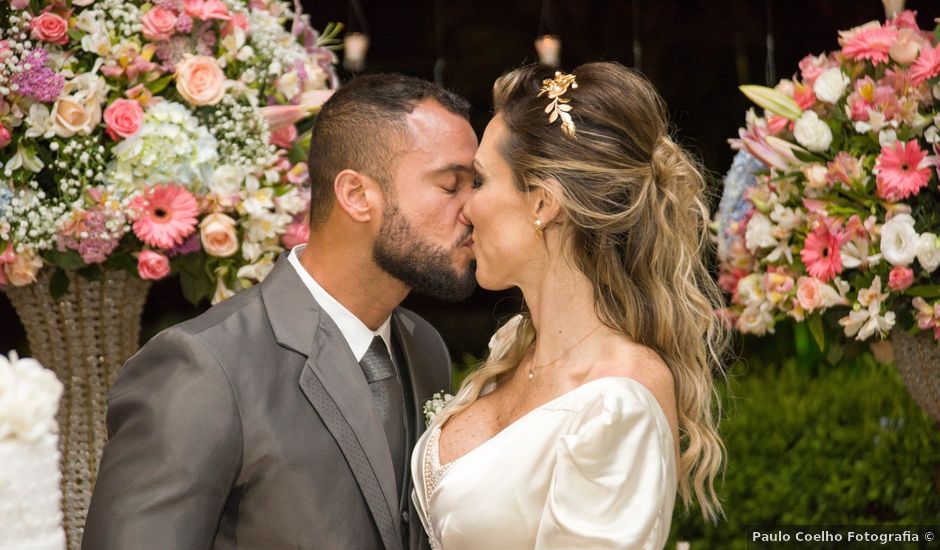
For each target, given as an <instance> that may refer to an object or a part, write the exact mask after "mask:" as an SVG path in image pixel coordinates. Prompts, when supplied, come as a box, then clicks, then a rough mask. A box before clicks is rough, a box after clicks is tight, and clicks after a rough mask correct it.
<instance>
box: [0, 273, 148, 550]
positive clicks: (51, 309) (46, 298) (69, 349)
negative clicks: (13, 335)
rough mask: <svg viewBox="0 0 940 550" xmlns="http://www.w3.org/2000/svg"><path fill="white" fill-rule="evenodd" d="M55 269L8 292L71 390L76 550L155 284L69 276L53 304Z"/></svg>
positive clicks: (32, 340) (64, 436)
mask: <svg viewBox="0 0 940 550" xmlns="http://www.w3.org/2000/svg"><path fill="white" fill-rule="evenodd" d="M50 271H51V270H48V269H46V270H43V271H41V272H40V274H39V277H38V279H37V281H36V283H34V284H32V285H29V286H24V287H14V286H7V287H6V288H5V289H4V292H6V293H7V295H8V296H9V298H10V302H12V303H13V307H14V308H15V309H16V313H17V315H18V316H19V318H20V320H21V321H22V323H23V326H24V327H25V328H26V336H27V338H28V340H29V347H30V350H31V353H32V356H33V357H34V358H36V359H37V360H39V362H40V363H42V364H43V365H44V366H45V367H47V368H49V369H51V370H53V371H54V372H55V374H56V376H58V378H59V380H60V381H61V382H62V384H64V385H65V392H64V393H63V394H62V400H61V402H60V403H59V414H58V422H59V449H60V451H61V470H62V501H63V502H62V504H63V506H62V512H63V518H64V527H65V533H66V537H67V539H68V547H69V550H72V549H75V550H78V549H79V547H80V546H81V541H82V532H83V530H84V524H85V515H86V513H87V512H88V504H89V501H90V500H91V492H92V488H93V487H94V485H95V480H96V479H97V477H98V461H99V460H100V458H101V450H102V448H103V447H104V443H105V441H106V440H107V431H106V427H105V414H106V413H107V408H108V405H107V401H106V399H107V395H108V390H109V389H110V387H111V384H112V383H113V382H114V377H115V376H116V375H117V371H118V369H120V367H121V365H123V364H124V361H126V360H127V359H128V358H129V357H130V356H131V355H133V354H134V353H135V352H136V351H137V349H138V348H139V347H140V346H139V343H138V340H139V338H140V315H141V312H142V310H143V306H144V301H145V299H146V298H147V291H148V290H149V289H150V283H149V282H148V281H142V280H140V279H138V278H136V277H134V276H133V275H131V274H129V273H127V272H123V271H113V272H111V271H109V272H106V273H105V274H104V277H103V278H102V279H101V280H99V281H89V280H86V279H83V278H81V277H79V276H77V275H76V274H75V273H74V272H68V277H69V289H68V292H67V293H66V294H65V295H64V296H62V297H61V298H58V299H54V298H53V297H52V296H51V295H50V294H49V279H50V277H51V272H50Z"/></svg>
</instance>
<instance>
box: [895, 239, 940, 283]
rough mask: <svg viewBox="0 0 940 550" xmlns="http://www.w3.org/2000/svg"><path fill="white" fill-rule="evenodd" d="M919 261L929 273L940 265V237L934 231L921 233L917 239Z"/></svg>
mask: <svg viewBox="0 0 940 550" xmlns="http://www.w3.org/2000/svg"><path fill="white" fill-rule="evenodd" d="M882 238H883V237H882ZM917 261H918V262H920V265H921V267H923V268H924V269H925V270H926V271H927V273H933V272H934V270H936V269H937V266H940V238H937V236H936V235H934V234H933V233H921V234H920V238H919V239H917Z"/></svg>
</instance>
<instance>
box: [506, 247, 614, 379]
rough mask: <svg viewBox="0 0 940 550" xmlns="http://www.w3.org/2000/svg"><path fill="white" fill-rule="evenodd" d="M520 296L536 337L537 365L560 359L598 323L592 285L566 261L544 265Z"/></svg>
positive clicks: (599, 322) (524, 287) (596, 326)
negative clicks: (538, 274) (544, 267)
mask: <svg viewBox="0 0 940 550" xmlns="http://www.w3.org/2000/svg"><path fill="white" fill-rule="evenodd" d="M522 294H523V297H524V298H525V301H526V305H527V306H528V308H529V311H530V312H531V315H532V324H533V325H534V326H535V330H536V333H537V335H538V336H537V339H536V355H537V357H538V358H539V361H541V362H544V361H551V360H553V359H556V358H558V357H560V356H561V355H563V354H564V353H565V352H566V351H567V350H568V349H569V348H570V347H571V346H572V345H574V344H575V343H576V342H578V340H580V339H582V338H584V336H585V335H587V334H588V333H589V332H590V331H592V330H595V329H597V328H598V326H599V325H601V324H602V323H601V321H600V319H599V318H598V316H597V313H596V311H595V309H594V285H593V284H592V283H591V281H590V280H588V278H587V277H586V276H585V275H584V274H583V273H581V272H580V271H578V270H577V269H575V268H574V267H573V266H571V265H569V264H568V263H567V262H564V261H557V262H554V263H553V264H552V265H548V266H547V268H546V269H545V270H544V272H543V273H542V274H541V276H540V277H539V278H537V279H536V280H534V281H532V282H531V283H530V284H527V285H525V286H523V287H522ZM585 344H588V342H585Z"/></svg>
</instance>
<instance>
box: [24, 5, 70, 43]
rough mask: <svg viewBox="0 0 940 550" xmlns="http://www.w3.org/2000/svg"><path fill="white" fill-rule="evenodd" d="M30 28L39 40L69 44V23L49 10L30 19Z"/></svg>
mask: <svg viewBox="0 0 940 550" xmlns="http://www.w3.org/2000/svg"><path fill="white" fill-rule="evenodd" d="M29 29H30V31H32V35H33V38H35V39H37V40H42V41H44V42H49V43H50V44H58V45H60V46H62V45H64V44H68V41H69V24H68V22H67V21H66V20H65V19H62V18H61V17H59V16H58V15H56V14H54V13H52V12H48V11H47V12H45V13H43V14H42V15H40V16H39V17H37V18H35V19H33V20H32V21H30V23H29Z"/></svg>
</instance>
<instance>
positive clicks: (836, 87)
mask: <svg viewBox="0 0 940 550" xmlns="http://www.w3.org/2000/svg"><path fill="white" fill-rule="evenodd" d="M848 85H849V78H848V77H847V76H845V74H844V73H843V72H842V69H840V68H838V67H832V68H831V69H826V70H825V71H823V72H822V73H820V74H819V77H818V78H816V83H815V84H813V93H814V94H816V99H818V100H820V101H825V102H826V103H833V104H834V103H836V102H838V101H839V99H841V98H842V94H844V93H845V88H846V87H847V86H848Z"/></svg>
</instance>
